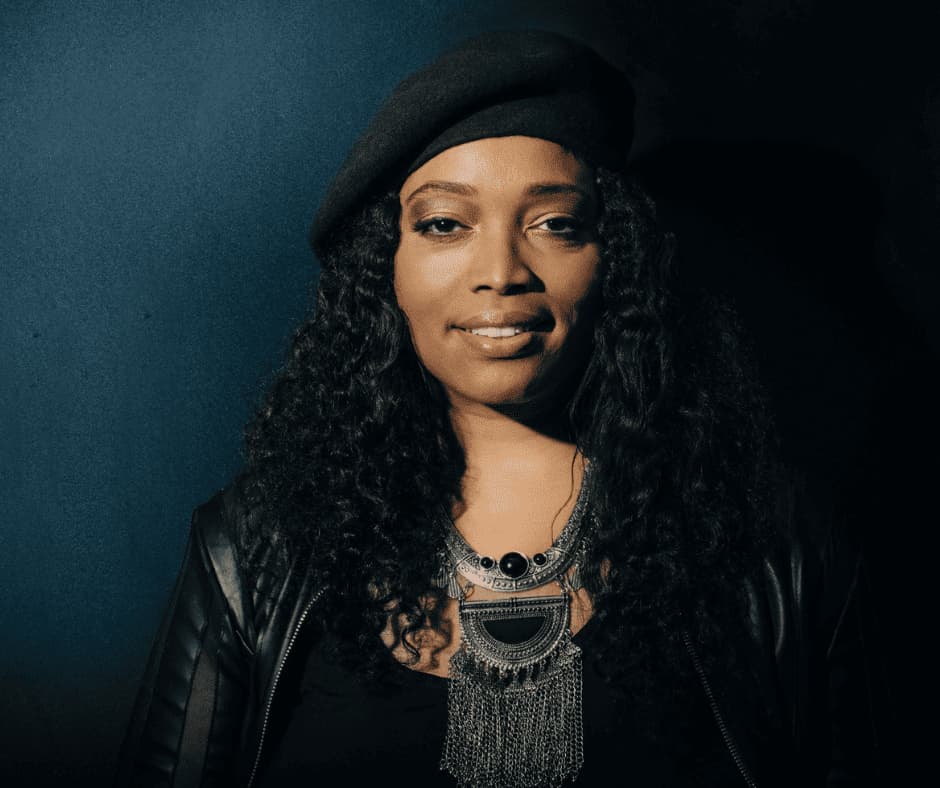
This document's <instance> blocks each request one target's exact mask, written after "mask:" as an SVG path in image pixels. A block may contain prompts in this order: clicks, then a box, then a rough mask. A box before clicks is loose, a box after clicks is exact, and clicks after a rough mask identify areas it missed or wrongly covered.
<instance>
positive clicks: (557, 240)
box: [395, 137, 600, 412]
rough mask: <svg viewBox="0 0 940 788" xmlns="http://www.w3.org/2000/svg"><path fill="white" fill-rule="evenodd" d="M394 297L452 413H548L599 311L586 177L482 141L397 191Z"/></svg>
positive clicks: (525, 143) (544, 147)
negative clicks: (469, 409)
mask: <svg viewBox="0 0 940 788" xmlns="http://www.w3.org/2000/svg"><path fill="white" fill-rule="evenodd" d="M400 200H401V241H400V243H399V245H398V251H397V252H396V254H395V293H396V295H397V298H398V304H399V306H400V307H401V309H402V311H403V312H404V313H405V316H406V317H407V319H408V323H409V326H410V329H411V337H412V341H413V343H414V347H415V350H416V351H417V354H418V357H419V358H420V359H421V362H422V363H423V364H424V366H425V367H426V368H427V370H428V371H429V372H430V373H431V374H432V375H433V376H434V377H435V378H437V380H438V381H440V383H441V384H442V385H443V387H444V389H445V390H446V392H447V394H448V396H449V398H450V400H451V402H452V403H453V404H454V405H459V404H461V403H467V402H469V403H480V404H485V405H491V406H524V407H523V410H529V409H531V410H533V411H534V412H541V411H543V410H544V409H545V408H546V407H551V406H554V405H557V404H558V398H559V397H560V396H562V395H563V392H564V391H565V390H566V383H570V382H571V378H572V376H573V375H576V374H579V373H580V371H581V369H582V367H583V364H584V362H585V361H586V359H587V357H588V356H589V354H590V349H591V335H592V328H593V323H594V318H595V314H596V311H597V309H598V303H599V300H600V299H599V293H598V289H599V288H598V275H599V261H600V253H599V244H598V240H597V237H596V233H595V221H596V218H597V210H598V206H597V202H598V200H597V193H596V189H595V186H594V174H593V171H592V170H591V169H590V168H589V167H587V166H586V165H584V164H583V163H582V162H580V161H579V160H578V159H577V158H575V157H574V156H573V155H572V154H570V153H568V152H567V151H566V150H565V149H564V148H562V147H561V146H559V145H556V144H555V143H552V142H548V141H546V140H542V139H536V138H533V137H492V138H488V139H482V140H478V141H475V142H469V143H466V144H464V145H458V146H456V147H453V148H449V149H447V150H445V151H444V152H443V153H440V154H438V155H437V156H435V157H434V158H433V159H431V160H430V161H428V162H427V163H426V164H424V165H422V166H421V167H420V168H419V169H417V170H415V172H413V173H412V174H411V175H410V176H409V177H408V179H407V180H406V181H405V183H404V184H403V185H402V188H401V193H400Z"/></svg>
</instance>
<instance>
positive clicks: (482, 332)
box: [470, 326, 523, 339]
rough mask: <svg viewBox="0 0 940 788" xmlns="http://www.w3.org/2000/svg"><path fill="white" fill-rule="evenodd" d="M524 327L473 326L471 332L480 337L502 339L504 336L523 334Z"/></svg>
mask: <svg viewBox="0 0 940 788" xmlns="http://www.w3.org/2000/svg"><path fill="white" fill-rule="evenodd" d="M522 332H523V329H522V328H520V327H519V326H506V327H505V328H503V327H501V326H500V327H496V326H493V327H486V328H471V329H470V333H471V334H476V335H477V336H480V337H490V338H492V339H501V338H502V337H514V336H515V335H516V334H521V333H522Z"/></svg>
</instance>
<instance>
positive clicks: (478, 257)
mask: <svg viewBox="0 0 940 788" xmlns="http://www.w3.org/2000/svg"><path fill="white" fill-rule="evenodd" d="M482 235H483V236H484V237H483V238H481V243H478V244H476V245H475V246H476V248H475V249H474V250H473V260H472V262H471V287H472V289H473V290H474V292H476V291H481V290H494V291H496V292H497V293H499V294H501V295H512V294H513V293H517V292H525V291H526V290H529V289H532V287H533V283H534V282H536V281H537V279H536V276H535V274H534V272H533V271H532V269H531V268H530V267H529V265H528V262H527V260H526V259H525V254H524V250H523V248H522V247H523V243H522V241H521V240H520V239H519V238H517V237H516V234H515V233H514V232H512V231H510V230H501V231H498V232H492V233H485V234H482Z"/></svg>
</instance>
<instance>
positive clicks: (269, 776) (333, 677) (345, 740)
mask: <svg viewBox="0 0 940 788" xmlns="http://www.w3.org/2000/svg"><path fill="white" fill-rule="evenodd" d="M598 626H599V625H595V624H594V621H593V620H592V621H590V622H588V625H587V626H586V627H584V628H583V629H582V630H581V631H580V632H578V634H577V635H575V637H574V641H575V642H576V643H577V644H578V645H579V646H580V647H581V649H582V652H583V658H584V684H583V708H584V767H583V769H582V771H581V773H580V775H579V776H578V778H577V780H576V784H577V785H581V786H593V785H598V786H610V785H611V779H617V778H620V779H618V782H620V781H628V782H629V784H630V785H631V786H632V788H645V787H646V786H682V785H695V786H709V785H722V786H733V785H737V784H743V783H742V782H741V777H740V775H739V774H738V772H737V769H736V767H735V765H734V762H733V761H732V759H731V756H730V755H729V753H728V751H727V749H726V748H725V746H724V743H723V741H722V739H721V735H720V732H719V729H718V726H717V724H716V722H715V720H714V719H713V718H712V715H711V710H710V708H709V706H708V703H707V700H706V698H705V695H704V692H703V691H702V689H701V687H700V686H698V685H697V684H694V685H691V686H689V687H688V688H682V687H670V688H668V691H667V692H665V693H664V696H668V697H664V698H663V703H664V704H669V705H671V706H673V707H674V712H672V713H670V714H669V716H668V717H667V719H670V720H675V724H674V725H672V724H670V726H669V727H668V735H667V736H665V737H660V740H659V741H653V740H651V738H650V737H649V736H648V735H646V734H645V733H644V730H643V726H642V725H641V723H640V721H639V720H638V719H637V715H636V714H634V713H633V707H632V705H631V704H630V703H629V702H628V700H627V699H626V698H625V697H624V696H623V695H622V694H621V693H620V692H618V691H617V689H616V688H615V687H612V686H610V685H609V684H608V683H606V682H605V681H604V679H603V677H602V675H601V673H600V671H599V670H598V666H597V665H596V664H595V662H594V660H592V659H591V652H592V644H593V641H594V639H595V638H596V632H595V630H596V629H597V628H598ZM333 645H335V641H331V638H330V636H324V637H322V638H320V639H319V640H318V642H317V643H316V644H315V645H314V646H313V647H312V648H311V649H310V651H309V654H308V656H307V662H306V667H305V670H304V676H303V680H302V681H301V684H300V691H299V696H298V697H296V699H295V705H294V708H293V709H292V712H291V717H290V720H289V722H288V724H287V727H286V729H285V731H284V734H283V736H282V737H281V738H280V739H279V741H277V742H276V743H275V742H272V743H271V746H272V747H273V748H274V750H273V752H272V760H271V762H270V765H269V766H268V768H267V769H265V771H264V773H263V774H262V775H261V778H260V780H259V782H258V785H259V788H273V787H274V786H278V787H280V788H285V787H286V786H294V785H296V786H301V785H302V786H305V788H309V786H311V785H342V784H344V782H345V781H348V780H352V781H353V782H354V784H356V785H360V784H374V785H376V786H406V785H407V786H409V788H413V786H415V785H420V786H448V788H453V786H454V780H453V778H452V777H451V776H450V775H449V774H447V773H446V772H441V771H440V769H439V762H440V757H441V747H442V744H443V739H444V733H445V730H446V727H447V680H446V679H443V678H440V677H438V676H432V675H430V674H427V673H420V672H418V671H414V670H410V669H408V668H406V667H404V666H401V665H398V663H397V662H395V664H396V665H397V666H398V667H399V668H400V671H401V672H400V673H397V672H396V674H395V676H396V678H397V679H398V680H397V681H396V682H395V685H394V686H392V687H390V688H383V689H381V690H380V689H377V688H372V687H370V686H368V685H367V684H366V683H365V682H363V681H362V680H361V679H360V677H358V676H356V675H355V674H354V673H353V672H351V671H350V670H349V669H348V668H346V667H345V666H344V665H342V664H341V660H340V659H339V658H338V657H337V656H336V650H335V648H333ZM388 658H389V659H390V660H392V661H394V657H393V656H392V655H391V652H388ZM677 690H678V691H677ZM366 781H374V782H368V783H367V782H366Z"/></svg>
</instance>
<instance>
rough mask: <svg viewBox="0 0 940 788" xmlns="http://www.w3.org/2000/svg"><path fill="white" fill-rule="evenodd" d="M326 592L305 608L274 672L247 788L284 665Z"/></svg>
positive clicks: (250, 782) (250, 784) (247, 787)
mask: <svg viewBox="0 0 940 788" xmlns="http://www.w3.org/2000/svg"><path fill="white" fill-rule="evenodd" d="M324 591H326V587H324V588H321V589H320V590H319V591H317V593H316V594H315V595H314V597H313V599H311V600H310V601H309V602H308V603H307V606H306V607H305V608H304V612H303V613H301V614H300V618H299V619H298V620H297V626H296V627H294V632H293V633H292V634H291V636H290V640H289V641H288V643H287V648H286V649H285V650H284V656H283V657H281V661H280V663H278V666H277V670H276V671H275V672H274V678H273V679H272V680H271V691H270V692H269V693H268V702H267V703H266V704H265V706H264V717H263V718H262V719H261V733H260V734H259V736H258V749H257V751H256V752H255V762H254V764H253V765H252V767H251V774H250V775H249V777H248V783H247V786H246V788H251V786H252V785H253V784H254V782H255V775H256V774H257V772H258V765H259V764H260V763H261V751H262V749H263V748H264V735H265V733H266V732H267V730H268V721H269V720H270V717H271V707H272V706H273V705H274V695H275V693H276V692H277V684H278V682H279V681H280V680H281V674H282V673H283V672H284V665H286V664H287V658H288V657H289V656H290V653H291V651H292V650H293V648H294V643H295V642H296V641H297V636H298V635H299V634H300V630H301V629H302V628H303V625H304V621H306V620H307V615H308V614H309V613H310V610H311V609H312V608H313V606H314V605H315V604H316V602H317V600H318V599H319V598H320V597H321V596H323V592H324Z"/></svg>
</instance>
